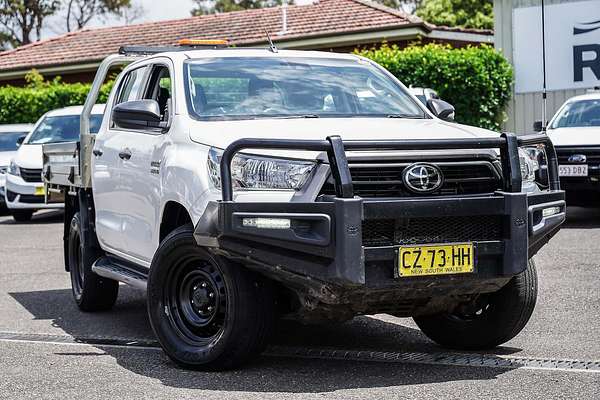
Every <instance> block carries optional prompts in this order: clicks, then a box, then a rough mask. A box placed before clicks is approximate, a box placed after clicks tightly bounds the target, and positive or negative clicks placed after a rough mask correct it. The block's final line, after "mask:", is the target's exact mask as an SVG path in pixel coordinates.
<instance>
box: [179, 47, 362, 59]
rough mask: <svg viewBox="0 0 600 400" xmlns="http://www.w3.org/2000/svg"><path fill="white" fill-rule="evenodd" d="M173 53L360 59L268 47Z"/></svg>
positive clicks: (337, 54) (344, 55)
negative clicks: (276, 49)
mask: <svg viewBox="0 0 600 400" xmlns="http://www.w3.org/2000/svg"><path fill="white" fill-rule="evenodd" d="M171 54H173V55H175V54H178V55H182V56H184V57H186V58H191V59H194V58H225V57H249V58H250V57H252V58H254V57H271V58H283V57H303V58H329V59H331V58H334V59H342V60H358V59H359V58H360V57H358V56H357V55H355V54H348V53H333V52H329V51H308V50H278V51H277V52H273V51H271V50H269V49H268V48H234V47H228V48H224V49H206V50H203V49H195V50H188V51H182V52H172V53H171Z"/></svg>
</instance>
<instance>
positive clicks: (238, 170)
mask: <svg viewBox="0 0 600 400" xmlns="http://www.w3.org/2000/svg"><path fill="white" fill-rule="evenodd" d="M221 155H222V151H220V150H217V149H215V148H211V149H210V151H209V152H208V175H209V176H210V180H211V181H212V183H213V184H214V185H215V187H216V188H218V189H220V188H221V168H220V162H221ZM314 167H315V163H314V162H310V161H296V160H286V159H283V158H272V157H262V156H250V155H245V154H238V155H236V156H235V157H234V158H233V161H232V162H231V179H232V182H233V187H234V188H235V189H241V190H265V189H266V190H270V189H288V190H300V189H302V186H304V184H305V183H306V181H307V180H308V177H309V176H310V174H311V172H312V171H313V169H314Z"/></svg>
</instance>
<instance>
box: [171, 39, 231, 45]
mask: <svg viewBox="0 0 600 400" xmlns="http://www.w3.org/2000/svg"><path fill="white" fill-rule="evenodd" d="M177 44H178V45H180V46H227V45H228V44H229V42H227V40H223V39H181V40H180V41H179V42H177Z"/></svg>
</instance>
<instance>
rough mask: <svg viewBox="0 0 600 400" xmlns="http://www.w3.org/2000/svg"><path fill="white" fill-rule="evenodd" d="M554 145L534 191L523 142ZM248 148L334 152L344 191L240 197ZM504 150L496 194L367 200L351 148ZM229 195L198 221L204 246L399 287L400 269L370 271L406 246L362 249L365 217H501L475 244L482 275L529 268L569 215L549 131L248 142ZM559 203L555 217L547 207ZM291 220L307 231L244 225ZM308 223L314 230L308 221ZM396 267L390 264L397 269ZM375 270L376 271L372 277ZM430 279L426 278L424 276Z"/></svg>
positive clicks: (281, 267)
mask: <svg viewBox="0 0 600 400" xmlns="http://www.w3.org/2000/svg"><path fill="white" fill-rule="evenodd" d="M535 145H543V146H545V151H546V159H547V178H548V189H549V190H546V191H541V192H539V193H535V194H529V195H528V194H526V193H522V192H521V183H522V180H521V169H520V162H519V147H521V146H535ZM248 149H279V150H305V151H317V152H326V153H327V156H328V160H329V165H330V169H331V175H332V177H333V180H334V186H335V193H336V195H335V197H334V198H333V199H332V200H331V201H316V202H285V203H281V202H277V203H265V202H234V201H233V185H232V177H231V162H232V160H233V158H234V156H235V155H236V154H237V153H238V152H240V151H242V150H248ZM451 149H499V151H500V158H501V166H502V180H503V183H502V185H503V187H502V190H499V191H497V192H496V193H494V195H493V196H490V195H481V196H466V197H460V196H456V197H450V198H448V197H440V198H435V197H428V198H426V197H421V198H397V199H396V198H394V199H381V200H380V199H377V200H375V199H363V198H360V197H355V196H354V191H353V186H352V176H351V174H350V169H349V166H348V160H347V158H346V151H353V150H354V151H381V150H451ZM220 173H221V186H222V201H218V202H211V203H209V205H208V207H207V209H206V211H205V213H204V215H203V216H202V217H201V219H200V221H199V223H198V224H197V226H196V230H195V237H196V240H197V242H198V244H200V245H203V246H207V247H213V248H219V249H220V250H221V251H224V252H226V253H227V254H229V255H230V256H231V257H234V258H238V259H242V260H244V262H246V263H249V264H252V265H253V266H255V267H257V268H258V269H260V270H262V271H263V272H264V273H265V274H268V275H271V276H274V277H276V278H278V279H284V280H285V279H286V278H282V277H281V275H287V277H288V279H294V277H300V276H302V277H308V278H309V279H310V280H318V281H322V282H326V283H331V284H336V285H341V286H355V285H365V284H367V285H371V286H373V285H374V286H390V285H397V284H398V283H397V282H398V280H394V279H393V278H394V277H393V276H391V275H390V274H391V272H389V271H391V270H392V269H393V268H388V267H387V266H385V267H382V268H383V269H384V270H385V271H379V272H377V271H375V270H376V267H373V268H374V269H373V271H375V272H369V271H368V269H367V268H366V267H365V265H366V264H367V263H369V262H376V263H377V262H379V264H380V265H384V264H385V263H386V262H388V263H389V262H391V260H393V259H394V257H395V254H396V249H397V246H396V247H394V246H388V247H378V248H369V247H363V243H362V222H363V221H365V220H370V219H383V218H416V217H428V216H432V215H435V216H455V217H464V218H469V217H473V216H483V215H496V216H500V217H501V218H502V219H503V237H502V240H498V241H486V242H480V243H475V249H476V254H477V255H476V258H477V262H478V263H479V262H480V263H482V264H483V263H485V264H486V265H491V267H490V268H488V269H487V270H481V271H478V273H477V276H478V277H479V278H497V277H506V276H512V275H515V274H517V273H520V272H522V271H523V270H524V269H525V268H526V265H527V260H528V259H529V257H531V256H533V254H535V253H536V252H537V251H538V250H539V249H540V248H541V247H542V246H543V245H544V244H545V243H546V242H547V241H548V240H549V239H550V238H551V237H552V236H553V235H554V234H555V233H556V232H557V231H558V229H559V227H560V225H561V224H562V222H563V221H564V219H565V203H564V192H563V191H561V190H560V182H559V177H558V162H557V157H556V151H555V149H554V146H553V144H552V142H551V141H550V139H549V138H548V137H547V136H546V135H543V134H539V135H528V136H521V137H518V136H515V135H513V134H509V133H503V134H501V135H500V136H499V137H493V138H472V139H471V138H464V139H463V138H461V139H435V140H432V139H425V140H383V141H380V140H367V141H342V139H341V138H340V137H339V136H330V137H328V138H327V139H326V140H287V139H241V140H237V141H235V142H233V143H232V144H231V145H229V146H228V147H227V148H226V149H225V151H224V152H223V155H222V158H221V162H220ZM551 206H552V207H558V208H559V210H560V212H559V213H557V214H555V215H553V216H550V217H548V218H546V216H543V215H542V214H543V213H542V210H543V209H545V208H547V207H551ZM257 216H259V217H266V218H269V217H272V218H289V219H290V220H292V221H301V222H302V226H303V229H302V232H298V231H297V230H295V228H294V227H293V226H292V227H290V228H289V229H288V230H281V231H280V230H278V229H277V230H274V229H259V228H256V227H248V226H243V223H242V221H243V219H244V218H254V217H257ZM307 226H308V227H309V229H308V230H307V229H306V227H307ZM388 270H389V271H388ZM370 275H371V276H370ZM416 279H422V278H416Z"/></svg>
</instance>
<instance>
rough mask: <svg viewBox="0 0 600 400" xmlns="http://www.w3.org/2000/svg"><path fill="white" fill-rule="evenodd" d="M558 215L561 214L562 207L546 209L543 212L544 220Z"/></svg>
mask: <svg viewBox="0 0 600 400" xmlns="http://www.w3.org/2000/svg"><path fill="white" fill-rule="evenodd" d="M558 213H560V207H548V208H544V209H543V210H542V216H543V217H544V218H546V217H551V216H553V215H556V214H558Z"/></svg>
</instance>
